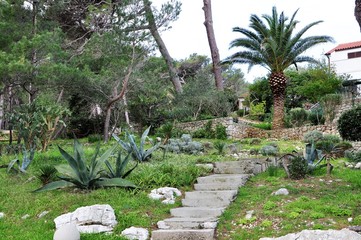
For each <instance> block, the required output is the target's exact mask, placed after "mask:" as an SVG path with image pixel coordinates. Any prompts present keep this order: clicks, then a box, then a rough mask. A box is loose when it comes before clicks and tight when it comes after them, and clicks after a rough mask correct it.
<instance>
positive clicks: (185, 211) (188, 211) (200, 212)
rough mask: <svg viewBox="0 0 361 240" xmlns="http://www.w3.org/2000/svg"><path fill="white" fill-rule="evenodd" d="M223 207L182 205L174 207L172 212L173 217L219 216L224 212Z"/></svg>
mask: <svg viewBox="0 0 361 240" xmlns="http://www.w3.org/2000/svg"><path fill="white" fill-rule="evenodd" d="M224 209H225V208H223V207H221V208H213V207H180V208H173V209H171V210H170V213H171V215H172V216H173V217H185V218H204V217H219V216H220V215H222V213H223V212H224Z"/></svg>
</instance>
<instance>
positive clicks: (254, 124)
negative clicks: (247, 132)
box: [252, 122, 272, 130]
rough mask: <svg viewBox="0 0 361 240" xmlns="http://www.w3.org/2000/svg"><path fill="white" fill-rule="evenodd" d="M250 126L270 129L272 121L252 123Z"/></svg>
mask: <svg viewBox="0 0 361 240" xmlns="http://www.w3.org/2000/svg"><path fill="white" fill-rule="evenodd" d="M252 127H255V128H260V129H263V130H271V129H272V123H269V122H261V123H253V124H252Z"/></svg>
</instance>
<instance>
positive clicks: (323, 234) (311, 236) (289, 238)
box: [260, 228, 361, 240]
mask: <svg viewBox="0 0 361 240" xmlns="http://www.w3.org/2000/svg"><path fill="white" fill-rule="evenodd" d="M296 239H297V240H341V239H345V240H346V239H347V240H361V235H360V234H358V233H357V232H354V231H351V230H349V229H346V228H344V229H342V230H303V231H301V232H298V233H290V234H287V235H286V236H283V237H278V238H261V239H260V240H296Z"/></svg>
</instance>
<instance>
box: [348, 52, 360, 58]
mask: <svg viewBox="0 0 361 240" xmlns="http://www.w3.org/2000/svg"><path fill="white" fill-rule="evenodd" d="M347 57H348V58H359V57H361V51H359V52H351V53H348V54H347Z"/></svg>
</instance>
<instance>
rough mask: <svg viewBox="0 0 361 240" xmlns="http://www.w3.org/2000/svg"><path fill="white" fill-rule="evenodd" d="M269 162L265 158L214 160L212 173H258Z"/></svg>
mask: <svg viewBox="0 0 361 240" xmlns="http://www.w3.org/2000/svg"><path fill="white" fill-rule="evenodd" d="M268 164H269V162H267V161H266V159H251V158H249V159H242V160H239V161H229V162H215V163H214V170H213V172H214V173H219V174H241V173H247V174H258V173H261V172H264V171H265V170H266V169H267V167H268Z"/></svg>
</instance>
